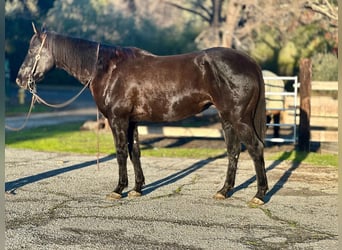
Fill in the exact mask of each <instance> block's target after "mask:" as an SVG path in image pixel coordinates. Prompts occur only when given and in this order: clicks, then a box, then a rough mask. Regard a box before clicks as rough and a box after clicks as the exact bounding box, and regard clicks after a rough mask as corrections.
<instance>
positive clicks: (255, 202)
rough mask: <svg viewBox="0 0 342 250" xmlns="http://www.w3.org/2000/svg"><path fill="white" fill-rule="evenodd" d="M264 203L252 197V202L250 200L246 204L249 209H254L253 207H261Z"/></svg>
mask: <svg viewBox="0 0 342 250" xmlns="http://www.w3.org/2000/svg"><path fill="white" fill-rule="evenodd" d="M264 204H265V202H264V201H263V200H261V199H259V198H257V197H254V198H253V199H252V200H250V201H249V202H248V206H249V207H252V208H255V207H260V206H262V205H264Z"/></svg>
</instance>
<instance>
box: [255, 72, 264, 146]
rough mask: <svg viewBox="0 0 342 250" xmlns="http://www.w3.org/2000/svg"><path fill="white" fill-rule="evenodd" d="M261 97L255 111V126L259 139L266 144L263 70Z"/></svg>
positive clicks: (260, 77)
mask: <svg viewBox="0 0 342 250" xmlns="http://www.w3.org/2000/svg"><path fill="white" fill-rule="evenodd" d="M258 81H259V97H258V101H257V104H256V107H255V110H254V119H253V123H254V124H253V125H254V129H255V132H256V134H257V137H258V139H259V140H260V141H261V142H262V143H264V138H265V133H266V103H265V83H264V78H263V76H262V73H261V70H259V79H258Z"/></svg>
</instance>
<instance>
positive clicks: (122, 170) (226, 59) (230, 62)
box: [16, 28, 268, 205]
mask: <svg viewBox="0 0 342 250" xmlns="http://www.w3.org/2000/svg"><path fill="white" fill-rule="evenodd" d="M54 67H58V68H61V69H64V70H65V71H67V72H68V73H69V74H70V75H72V76H74V77H75V78H76V79H78V80H79V81H80V82H81V83H82V84H83V85H86V84H87V85H88V86H89V89H90V91H91V93H92V96H93V98H94V101H95V103H96V105H97V107H98V109H99V110H100V112H101V113H102V114H103V115H104V116H105V117H106V118H107V119H108V122H109V126H110V128H111V130H112V133H113V137H114V142H115V146H116V153H117V162H118V166H119V180H118V184H117V186H116V187H115V189H114V191H113V192H112V193H111V194H109V195H108V196H107V198H108V199H119V198H121V194H122V192H123V190H124V188H126V187H127V186H128V176H127V158H128V156H129V157H130V160H131V161H132V164H133V166H134V172H135V186H134V188H133V190H131V191H130V192H129V196H140V195H141V194H142V189H143V185H144V184H145V178H144V174H143V170H142V168H141V163H140V148H139V139H138V130H137V125H138V123H139V122H141V121H149V122H170V121H177V120H180V119H184V118H187V117H189V116H192V115H195V114H197V113H199V112H201V111H203V110H205V109H207V108H208V107H209V106H211V105H214V106H215V107H216V109H217V111H218V114H219V116H220V119H221V122H222V128H223V131H224V137H225V142H226V147H227V153H228V169H227V176H226V179H225V182H224V185H223V187H222V188H221V189H220V190H219V191H218V192H217V193H216V194H215V195H214V198H216V199H224V198H226V197H227V196H228V192H229V191H230V190H231V189H233V187H234V184H235V176H236V170H237V163H238V159H239V155H240V150H241V143H243V144H244V145H245V147H246V148H247V150H248V153H249V154H250V156H251V158H252V159H253V162H254V167H255V171H256V179H257V193H256V195H255V196H254V197H253V199H252V200H251V201H250V204H252V205H262V204H263V203H264V196H265V194H266V191H267V189H268V185H267V177H266V171H265V163H264V143H263V139H264V136H265V130H266V116H265V114H266V110H265V89H264V88H265V87H264V82H263V77H262V73H261V69H260V67H259V66H258V65H257V64H256V63H255V62H254V61H253V60H252V59H251V58H250V57H248V56H247V55H245V54H244V53H241V52H239V51H236V50H233V49H229V48H211V49H206V50H202V51H198V52H193V53H188V54H181V55H173V56H156V55H154V54H152V53H149V52H147V51H144V50H141V49H138V48H134V47H118V46H108V45H104V44H100V43H96V42H92V41H87V40H84V39H79V38H73V37H69V36H64V35H60V34H57V33H54V32H47V31H37V30H36V29H35V28H34V35H33V36H32V38H31V41H30V46H29V50H28V53H27V55H26V57H25V60H24V62H23V64H22V65H21V67H20V69H19V73H18V77H17V79H16V82H17V84H18V85H19V86H20V87H23V88H25V89H30V90H31V91H35V88H36V85H35V83H36V82H37V81H39V80H41V79H42V78H43V76H44V75H45V74H46V73H47V72H49V71H50V70H52V69H53V68H54Z"/></svg>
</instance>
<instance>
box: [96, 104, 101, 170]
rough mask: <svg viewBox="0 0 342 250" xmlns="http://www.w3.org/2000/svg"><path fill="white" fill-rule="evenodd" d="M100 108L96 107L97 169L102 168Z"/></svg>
mask: <svg viewBox="0 0 342 250" xmlns="http://www.w3.org/2000/svg"><path fill="white" fill-rule="evenodd" d="M99 117H100V114H99V109H96V124H97V129H96V141H97V159H96V163H97V164H96V165H97V170H98V171H99V170H100V160H99V158H100V139H99V133H100V126H99V125H100V123H99Z"/></svg>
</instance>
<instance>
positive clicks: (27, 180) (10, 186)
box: [5, 150, 308, 203]
mask: <svg viewBox="0 0 342 250" xmlns="http://www.w3.org/2000/svg"><path fill="white" fill-rule="evenodd" d="M294 152H295V158H294V160H293V161H292V165H291V166H290V168H289V169H288V170H286V171H285V173H284V174H283V175H282V176H281V177H280V178H279V180H278V181H277V182H276V183H275V184H274V185H273V187H272V188H271V189H270V190H269V191H268V192H267V193H266V196H265V200H264V201H265V203H267V202H269V201H270V200H271V198H272V197H273V196H274V195H275V194H276V193H277V192H278V191H279V190H281V189H282V188H283V187H284V185H285V183H286V182H287V181H288V179H289V178H290V177H291V175H292V173H293V171H295V170H296V169H297V168H298V167H299V166H300V165H301V162H302V161H303V160H304V159H305V158H306V157H307V155H308V153H305V152H298V151H296V150H295V151H294ZM290 155H291V152H284V153H283V154H282V155H281V157H280V158H281V159H282V160H276V161H274V162H272V163H271V165H270V166H268V167H267V168H266V172H269V171H271V170H273V169H275V168H276V167H277V166H278V165H280V163H281V162H282V161H284V160H287V159H288V158H289V157H290ZM226 156H227V155H226V154H225V153H224V154H220V155H217V156H215V157H209V158H207V159H204V160H200V161H198V162H196V163H194V164H192V165H191V166H189V167H188V168H186V169H183V170H181V171H178V172H176V173H174V174H171V175H169V176H167V177H165V178H162V179H159V180H156V181H154V182H152V183H150V184H147V185H145V186H144V188H143V190H142V192H143V194H144V195H147V194H149V193H151V192H153V191H155V190H156V189H158V188H161V187H163V186H166V185H170V184H172V183H174V182H176V181H179V180H180V179H183V178H184V177H186V176H188V175H189V174H191V173H193V172H195V171H197V170H199V169H201V168H203V167H204V166H206V165H207V164H209V163H211V162H214V161H215V160H217V159H220V158H223V157H226ZM115 157H116V155H115V154H113V155H108V156H105V157H103V158H100V159H99V162H100V163H102V162H107V161H109V160H112V159H114V158H115ZM96 163H97V160H91V161H87V162H83V163H79V164H75V165H72V166H68V167H64V168H59V169H54V170H50V171H47V172H43V173H40V174H36V175H32V176H28V177H24V178H20V179H17V180H14V181H9V182H5V192H6V193H10V194H16V190H17V189H18V188H21V187H23V186H25V185H29V184H32V183H34V182H38V181H41V180H43V179H47V178H51V177H54V176H58V175H61V174H64V173H67V172H70V171H74V170H77V169H81V168H86V167H90V166H92V165H95V164H96ZM255 181H256V176H255V175H254V176H253V177H251V178H249V179H248V180H246V181H244V182H243V183H241V184H240V185H238V186H236V187H235V188H234V189H232V190H231V191H229V192H228V196H232V195H233V194H234V193H235V192H238V191H241V190H243V189H245V188H248V186H250V185H251V184H252V183H254V182H255ZM127 195H128V192H124V193H123V194H122V197H127Z"/></svg>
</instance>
